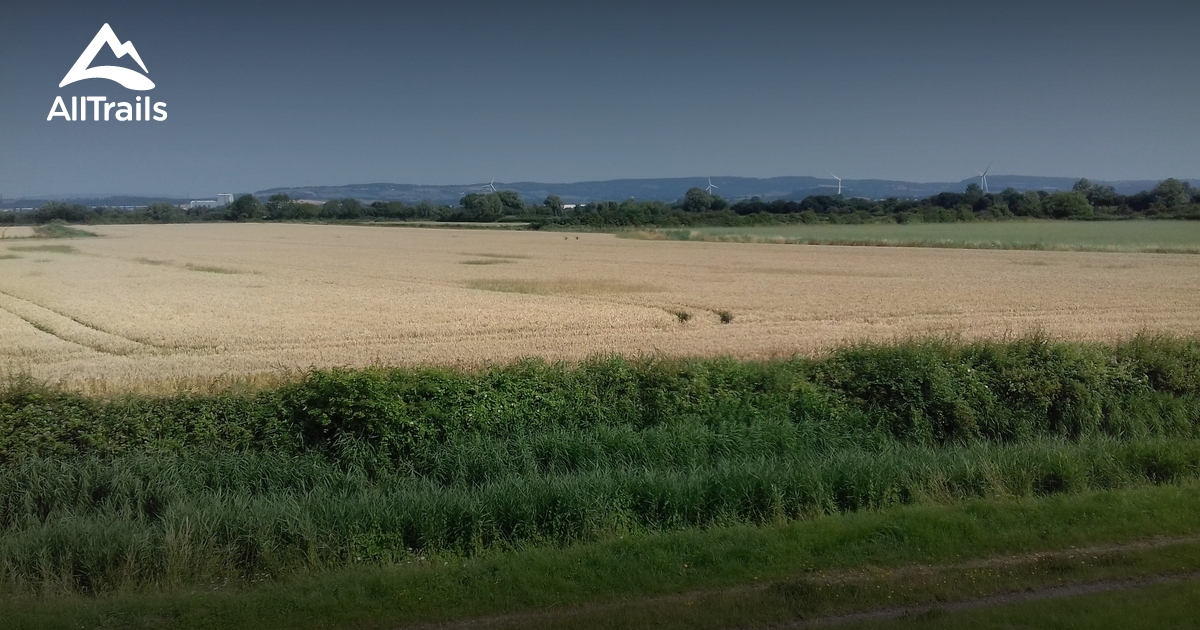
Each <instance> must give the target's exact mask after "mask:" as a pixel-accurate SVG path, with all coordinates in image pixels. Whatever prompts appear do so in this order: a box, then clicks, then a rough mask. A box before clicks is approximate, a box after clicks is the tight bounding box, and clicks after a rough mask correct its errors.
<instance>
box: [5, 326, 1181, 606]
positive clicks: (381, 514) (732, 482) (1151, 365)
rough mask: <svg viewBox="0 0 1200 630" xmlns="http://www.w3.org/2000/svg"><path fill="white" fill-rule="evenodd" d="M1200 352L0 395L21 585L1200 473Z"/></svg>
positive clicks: (801, 362)
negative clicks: (218, 390)
mask: <svg viewBox="0 0 1200 630" xmlns="http://www.w3.org/2000/svg"><path fill="white" fill-rule="evenodd" d="M1198 426H1200V342H1198V341H1196V340H1189V339H1170V338H1138V339H1134V340H1132V341H1129V342H1127V343H1124V344H1121V345H1117V346H1106V345H1086V344H1067V343H1054V342H1051V341H1048V340H1045V339H1038V338H1031V339H1024V340H1019V341H1014V342H1011V343H974V344H955V343H948V342H914V343H909V344H900V345H892V346H879V345H862V346H856V347H851V348H846V349H843V350H841V351H838V352H836V353H834V354H832V355H830V356H828V357H825V358H821V359H794V360H788V361H774V362H735V361H729V360H702V361H699V360H698V361H667V360H661V361H654V360H651V361H628V360H625V359H621V358H617V357H611V358H602V359H597V360H594V361H590V362H587V363H584V364H581V365H575V366H571V365H564V364H546V363H541V362H523V363H517V364H513V365H507V366H499V367H495V368H493V369H489V370H483V371H479V372H458V371H451V370H439V369H394V370H384V369H377V370H357V371H350V370H326V371H317V372H313V373H311V374H309V375H308V376H307V377H306V378H305V379H303V380H302V381H299V382H296V383H291V384H286V385H282V386H279V387H276V388H273V389H268V390H264V391H259V392H245V391H240V392H230V393H225V394H206V395H179V396H172V397H145V396H123V397H118V398H113V399H97V398H89V397H84V396H79V395H76V394H70V393H66V392H62V391H58V390H54V389H49V388H45V387H41V386H38V385H37V384H35V383H32V382H30V381H29V380H27V379H26V380H21V379H17V380H14V381H12V382H11V383H9V384H8V385H7V386H6V387H5V388H4V390H3V392H2V393H0V585H3V586H2V587H0V588H3V589H5V590H43V591H51V592H56V591H61V590H68V591H85V592H97V591H107V590H113V589H122V588H131V587H138V586H144V585H152V584H200V583H207V581H212V580H226V579H240V580H248V581H254V580H258V579H265V578H266V576H278V575H284V574H289V573H294V572H297V571H305V570H315V569H324V568H330V567H338V566H345V565H348V564H355V563H385V564H386V563H392V562H398V561H402V560H403V559H405V558H409V557H412V556H414V555H422V554H425V555H427V554H437V553H451V554H472V553H476V552H478V551H480V550H483V549H492V548H510V547H515V546H521V545H526V544H531V543H539V544H540V543H554V544H566V543H572V542H577V541H586V540H593V539H596V538H598V537H603V536H606V535H611V534H618V533H631V532H646V531H665V530H675V529H683V528H696V527H712V526H720V525H728V524H737V523H747V524H762V523H768V522H777V521H786V520H790V519H803V518H811V517H815V516H819V515H823V514H831V513H840V512H848V511H855V510H863V509H868V510H874V509H883V508H887V507H891V506H896V505H901V504H909V503H924V502H942V501H953V500H959V499H963V498H968V497H996V496H1029V495H1041V494H1051V493H1059V492H1075V491H1080V490H1089V489H1109V488H1118V487H1126V486H1132V485H1139V484H1154V483H1164V482H1170V481H1174V480H1178V479H1186V478H1194V477H1198V476H1200V433H1198V431H1197V427H1198Z"/></svg>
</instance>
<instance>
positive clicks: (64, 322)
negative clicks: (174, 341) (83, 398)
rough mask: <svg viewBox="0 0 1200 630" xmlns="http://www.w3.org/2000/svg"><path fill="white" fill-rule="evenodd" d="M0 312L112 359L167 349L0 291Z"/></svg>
mask: <svg viewBox="0 0 1200 630" xmlns="http://www.w3.org/2000/svg"><path fill="white" fill-rule="evenodd" d="M0 309H3V310H4V311H6V312H8V313H11V314H12V315H13V316H15V317H17V318H20V319H21V320H22V321H24V322H25V323H27V324H29V325H30V326H33V327H34V328H36V329H38V330H40V331H41V332H44V333H46V334H47V335H51V336H53V337H56V338H58V339H60V340H62V341H64V342H66V343H69V344H73V345H76V346H82V347H84V348H87V349H89V350H93V351H95V352H99V353H102V354H108V355H114V356H127V355H131V354H154V353H160V352H162V351H164V350H167V348H164V347H160V346H156V345H154V344H150V343H146V342H142V341H138V340H136V339H130V338H128V337H124V336H121V335H118V334H116V333H112V332H109V331H107V330H103V329H101V328H97V327H96V326H93V325H91V324H88V323H87V322H84V321H80V320H78V319H76V318H74V317H72V316H70V315H67V314H66V313H62V312H59V311H57V310H54V309H52V308H48V307H45V306H42V305H41V304H38V303H37V302H34V301H32V300H29V299H26V298H23V297H20V296H17V295H13V294H12V293H8V292H6V291H0Z"/></svg>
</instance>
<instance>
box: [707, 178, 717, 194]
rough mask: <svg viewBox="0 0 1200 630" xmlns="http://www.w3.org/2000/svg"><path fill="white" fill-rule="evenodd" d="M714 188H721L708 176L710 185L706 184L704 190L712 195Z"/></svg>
mask: <svg viewBox="0 0 1200 630" xmlns="http://www.w3.org/2000/svg"><path fill="white" fill-rule="evenodd" d="M714 188H720V186H717V185H716V184H714V183H712V178H711V177H709V178H708V186H706V187H705V188H704V192H706V193H708V194H710V195H711V194H712V191H713V189H714Z"/></svg>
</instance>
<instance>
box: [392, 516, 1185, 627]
mask: <svg viewBox="0 0 1200 630" xmlns="http://www.w3.org/2000/svg"><path fill="white" fill-rule="evenodd" d="M1189 543H1200V536H1189V537H1183V538H1151V539H1146V540H1139V541H1134V542H1129V543H1123V544H1117V545H1098V546H1094V547H1073V548H1069V549H1063V550H1055V551H1040V552H1031V553H1026V554H1014V555H1005V556H996V557H991V558H984V559H979V560H971V561H967V562H961V563H956V564H944V565H925V564H920V565H907V566H902V567H898V568H894V569H888V570H886V572H885V575H886V576H888V577H891V578H897V577H905V576H920V575H928V574H933V573H936V572H939V571H961V570H972V569H986V568H1004V567H1011V566H1017V565H1021V564H1027V563H1033V562H1038V561H1041V560H1050V559H1073V558H1077V557H1087V556H1091V557H1099V556H1109V555H1114V554H1120V553H1128V552H1135V551H1146V550H1151V549H1161V548H1164V547H1171V546H1175V545H1182V544H1189ZM818 576H819V578H820V579H821V581H822V582H823V583H825V584H829V583H834V584H846V583H852V582H860V581H869V580H874V579H879V577H880V576H881V574H880V573H879V572H873V573H872V572H868V571H866V570H861V569H860V570H849V569H848V570H837V571H831V572H826V573H820V574H815V575H814V574H804V575H802V576H796V577H798V578H801V579H803V578H809V579H812V578H815V577H818ZM1188 580H1200V571H1196V572H1192V573H1184V574H1176V575H1155V576H1144V577H1137V578H1128V579H1119V580H1099V581H1091V582H1079V583H1075V584H1067V585H1056V586H1045V587H1039V588H1032V589H1025V590H1021V591H1016V592H1005V593H999V594H995V595H987V596H983V597H975V598H970V599H963V600H958V601H954V602H932V603H928V604H917V605H911V606H895V607H890V608H877V609H874V610H869V611H863V612H856V613H847V614H838V615H829V616H823V617H810V618H806V619H797V620H793V621H787V622H782V623H774V624H760V625H755V626H750V627H758V628H779V629H784V628H808V627H828V626H837V625H842V624H848V623H857V622H861V621H872V620H883V619H896V618H900V617H905V616H909V615H917V614H921V613H926V612H931V611H934V610H943V611H950V612H953V611H959V610H970V609H974V608H986V607H989V606H1000V605H1004V604H1010V603H1018V602H1026V601H1038V600H1043V599H1056V598H1063V597H1074V596H1077V595H1087V594H1092V593H1106V592H1115V591H1125V590H1131V589H1137V588H1143V587H1146V586H1155V585H1158V584H1169V583H1173V582H1180V581H1188ZM771 584H772V583H771V582H768V583H764V584H751V585H744V586H734V587H729V588H723V589H706V590H696V591H688V592H684V593H674V594H670V595H659V596H653V597H646V598H638V599H626V600H619V601H613V602H604V603H594V604H581V605H578V606H572V607H568V608H560V609H555V610H541V611H531V612H524V613H511V614H505V615H494V616H487V617H475V618H471V619H462V620H456V621H448V622H442V623H424V624H417V625H405V626H401V628H404V629H406V630H460V629H461V630H487V629H491V628H515V627H521V626H525V625H529V624H531V623H535V622H544V621H550V620H553V619H555V618H559V617H561V618H564V620H565V619H566V618H568V617H578V616H580V615H584V616H586V615H588V614H589V613H602V612H607V611H613V610H619V609H621V608H624V607H627V606H631V605H642V604H670V603H683V602H688V601H693V600H696V599H698V598H705V597H712V596H731V595H732V596H738V595H746V594H752V593H756V592H762V591H766V590H767V589H769V588H770V587H771Z"/></svg>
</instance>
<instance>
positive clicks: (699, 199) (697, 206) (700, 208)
mask: <svg viewBox="0 0 1200 630" xmlns="http://www.w3.org/2000/svg"><path fill="white" fill-rule="evenodd" d="M712 206H713V196H712V195H711V194H709V192H708V191H707V190H704V189H703V188H689V189H688V191H687V192H686V193H684V195H683V206H682V207H683V209H684V210H685V211H686V212H708V211H709V210H711V209H712Z"/></svg>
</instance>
